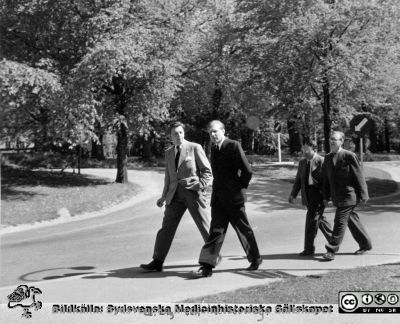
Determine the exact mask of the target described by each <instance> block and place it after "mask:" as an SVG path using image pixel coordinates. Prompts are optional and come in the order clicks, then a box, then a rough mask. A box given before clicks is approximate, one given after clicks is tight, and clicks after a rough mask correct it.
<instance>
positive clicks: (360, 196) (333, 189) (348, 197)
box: [322, 132, 372, 261]
mask: <svg viewBox="0 0 400 324" xmlns="http://www.w3.org/2000/svg"><path fill="white" fill-rule="evenodd" d="M343 142H344V134H343V133H342V132H333V133H332V134H331V137H330V145H331V153H329V154H328V155H327V156H326V158H325V163H324V165H323V170H322V174H323V196H324V204H325V205H327V203H328V200H329V199H330V198H331V199H332V202H333V205H334V206H336V207H337V208H336V213H335V223H334V226H333V233H332V237H331V239H330V240H329V243H328V244H326V250H327V253H325V254H324V256H323V257H324V259H325V260H327V261H331V260H334V259H335V253H336V252H337V251H338V250H339V246H340V244H341V243H342V240H343V237H344V233H345V231H346V227H347V226H349V230H350V232H351V234H352V236H353V237H354V239H355V240H356V241H357V243H358V245H359V249H358V250H357V251H356V252H355V254H356V255H359V254H364V253H365V252H367V251H369V250H371V249H372V244H371V239H370V238H369V236H368V234H367V232H366V231H365V229H364V226H363V225H362V224H361V221H360V218H359V217H358V215H357V213H356V212H355V211H354V208H355V206H356V204H357V203H358V202H360V201H361V202H362V203H363V204H365V203H366V202H367V200H368V198H369V197H368V189H367V183H366V181H365V177H364V174H363V170H362V167H361V165H360V162H359V161H358V158H357V156H356V155H355V154H354V153H353V152H350V151H347V150H345V149H343V148H342V145H343Z"/></svg>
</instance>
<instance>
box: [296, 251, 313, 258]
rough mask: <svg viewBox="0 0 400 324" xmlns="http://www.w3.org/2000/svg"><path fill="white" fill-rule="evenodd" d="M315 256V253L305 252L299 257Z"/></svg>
mask: <svg viewBox="0 0 400 324" xmlns="http://www.w3.org/2000/svg"><path fill="white" fill-rule="evenodd" d="M313 255H314V251H310V250H304V251H303V252H300V253H299V256H301V257H305V256H313Z"/></svg>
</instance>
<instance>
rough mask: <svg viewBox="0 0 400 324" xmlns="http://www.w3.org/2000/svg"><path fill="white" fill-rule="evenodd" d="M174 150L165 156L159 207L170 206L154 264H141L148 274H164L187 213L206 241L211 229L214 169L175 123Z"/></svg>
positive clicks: (162, 228) (202, 151) (201, 151)
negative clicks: (209, 211) (209, 190)
mask: <svg viewBox="0 0 400 324" xmlns="http://www.w3.org/2000/svg"><path fill="white" fill-rule="evenodd" d="M170 134H171V139H172V142H173V144H174V146H172V147H170V148H169V149H167V151H166V153H165V161H166V167H165V177H164V190H163V193H162V195H161V198H160V199H158V200H157V206H158V207H162V206H163V205H164V202H165V203H166V207H165V213H164V219H163V222H162V227H161V229H160V230H159V231H158V233H157V237H156V242H155V246H154V253H153V261H151V262H150V263H148V264H141V265H140V267H141V268H142V269H143V270H145V271H158V272H160V271H162V270H163V263H164V260H165V258H166V257H167V254H168V251H169V249H170V247H171V244H172V240H173V238H174V236H175V232H176V230H177V228H178V225H179V222H180V220H181V218H182V216H183V214H184V213H185V211H186V210H187V209H189V212H190V214H191V215H192V217H193V220H194V222H195V223H196V225H197V227H198V229H199V231H200V234H201V236H202V237H203V239H204V241H206V240H207V239H208V231H209V228H210V221H209V217H208V215H207V213H206V201H205V197H204V195H205V192H204V191H205V188H206V187H207V186H208V184H209V182H210V181H211V178H212V174H211V167H210V163H209V162H208V159H207V157H206V155H205V153H204V150H203V148H202V147H201V145H199V144H196V143H192V142H189V141H186V140H185V131H184V125H183V124H182V123H180V122H177V123H174V124H173V125H172V126H171V128H170Z"/></svg>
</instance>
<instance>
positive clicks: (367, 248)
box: [354, 246, 372, 255]
mask: <svg viewBox="0 0 400 324" xmlns="http://www.w3.org/2000/svg"><path fill="white" fill-rule="evenodd" d="M371 250H372V246H370V247H366V248H361V249H359V250H357V251H356V252H354V254H355V255H362V254H365V253H367V252H368V251H371Z"/></svg>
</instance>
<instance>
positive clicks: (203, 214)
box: [186, 190, 210, 242]
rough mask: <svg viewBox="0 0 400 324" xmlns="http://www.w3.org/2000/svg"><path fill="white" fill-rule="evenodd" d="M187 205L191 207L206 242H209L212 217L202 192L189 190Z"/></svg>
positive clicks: (190, 209) (193, 216) (191, 213)
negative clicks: (207, 209)
mask: <svg viewBox="0 0 400 324" xmlns="http://www.w3.org/2000/svg"><path fill="white" fill-rule="evenodd" d="M186 206H187V207H188V209H189V212H190V215H192V218H193V220H194V222H195V224H196V226H197V228H198V229H199V231H200V234H201V236H202V237H203V240H204V242H207V240H208V237H209V232H210V218H209V216H208V214H207V211H206V200H205V198H204V194H203V193H202V192H199V193H197V192H195V191H190V190H187V194H186Z"/></svg>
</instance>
